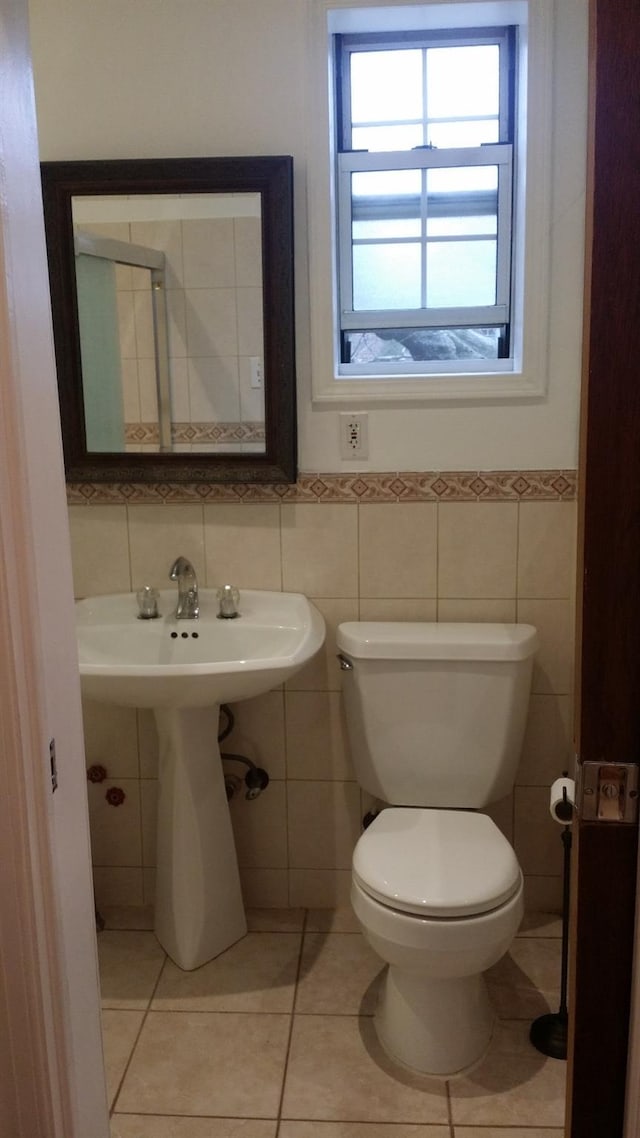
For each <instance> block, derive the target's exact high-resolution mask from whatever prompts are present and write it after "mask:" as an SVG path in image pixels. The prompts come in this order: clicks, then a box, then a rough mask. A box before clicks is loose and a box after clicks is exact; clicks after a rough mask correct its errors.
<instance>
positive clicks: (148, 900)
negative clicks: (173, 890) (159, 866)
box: [142, 866, 156, 905]
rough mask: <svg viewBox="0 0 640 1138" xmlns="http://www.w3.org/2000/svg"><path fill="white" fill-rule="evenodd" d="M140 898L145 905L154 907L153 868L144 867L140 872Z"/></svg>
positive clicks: (154, 877)
mask: <svg viewBox="0 0 640 1138" xmlns="http://www.w3.org/2000/svg"><path fill="white" fill-rule="evenodd" d="M142 896H143V900H144V904H145V905H155V900H156V870H155V866H144V867H143V870H142Z"/></svg>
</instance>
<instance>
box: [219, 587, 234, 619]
mask: <svg viewBox="0 0 640 1138" xmlns="http://www.w3.org/2000/svg"><path fill="white" fill-rule="evenodd" d="M216 596H217V598H218V600H219V602H220V608H219V610H218V619H219V620H233V619H234V617H236V616H240V613H239V612H238V604H239V603H240V593H239V592H238V590H237V589H236V588H235V586H234V585H222V586H221V588H219V589H218V592H217V594H216Z"/></svg>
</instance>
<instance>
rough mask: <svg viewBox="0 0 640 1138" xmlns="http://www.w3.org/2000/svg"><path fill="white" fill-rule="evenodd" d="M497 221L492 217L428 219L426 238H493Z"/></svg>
mask: <svg viewBox="0 0 640 1138" xmlns="http://www.w3.org/2000/svg"><path fill="white" fill-rule="evenodd" d="M497 232H498V219H497V217H496V216H495V214H494V215H493V217H491V216H488V217H466V216H464V217H455V216H453V217H429V218H428V219H427V237H472V236H473V237H495V236H496V234H497Z"/></svg>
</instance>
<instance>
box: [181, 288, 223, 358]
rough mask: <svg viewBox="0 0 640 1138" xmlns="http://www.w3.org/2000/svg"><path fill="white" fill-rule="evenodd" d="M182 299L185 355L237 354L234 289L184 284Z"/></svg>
mask: <svg viewBox="0 0 640 1138" xmlns="http://www.w3.org/2000/svg"><path fill="white" fill-rule="evenodd" d="M184 300H185V315H186V334H187V355H188V356H237V355H238V321H237V315H236V290H235V289H234V288H188V289H185V293H184ZM176 354H178V353H176Z"/></svg>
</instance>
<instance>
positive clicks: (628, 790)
mask: <svg viewBox="0 0 640 1138" xmlns="http://www.w3.org/2000/svg"><path fill="white" fill-rule="evenodd" d="M580 769H581V785H582V793H581V796H580V797H581V815H582V820H583V821H584V822H627V823H628V822H631V823H633V822H635V821H636V820H637V817H638V767H637V765H636V764H635V763H597V762H584V763H582V765H581V768H580Z"/></svg>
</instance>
